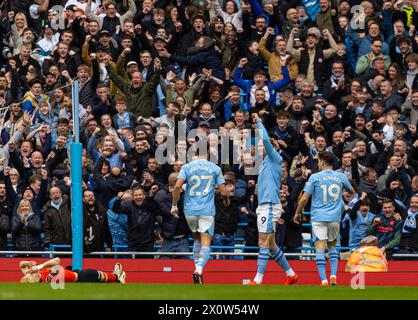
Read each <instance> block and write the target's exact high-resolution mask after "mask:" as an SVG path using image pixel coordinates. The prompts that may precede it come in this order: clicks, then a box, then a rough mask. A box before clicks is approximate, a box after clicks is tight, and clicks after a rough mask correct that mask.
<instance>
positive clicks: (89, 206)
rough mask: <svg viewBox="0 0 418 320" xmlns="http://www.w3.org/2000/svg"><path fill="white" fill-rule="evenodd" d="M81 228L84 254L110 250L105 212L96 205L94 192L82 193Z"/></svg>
mask: <svg viewBox="0 0 418 320" xmlns="http://www.w3.org/2000/svg"><path fill="white" fill-rule="evenodd" d="M83 228H84V246H83V247H84V251H85V252H93V251H104V250H105V249H106V251H111V250H112V246H113V240H112V235H111V233H110V229H109V222H108V220H107V214H106V211H105V210H104V209H103V208H102V207H100V206H99V205H98V204H97V202H96V198H95V196H94V192H93V191H90V190H85V191H84V192H83Z"/></svg>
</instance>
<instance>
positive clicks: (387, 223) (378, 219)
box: [367, 199, 402, 257]
mask: <svg viewBox="0 0 418 320" xmlns="http://www.w3.org/2000/svg"><path fill="white" fill-rule="evenodd" d="M395 214H397V217H395ZM401 231H402V218H401V215H400V214H399V213H397V212H395V204H394V201H393V200H390V199H387V200H383V204H382V213H380V214H377V215H376V216H375V217H374V219H373V221H372V224H371V225H370V226H369V227H368V230H367V232H368V234H369V235H373V236H376V237H377V239H378V245H379V248H381V249H382V250H383V251H386V252H387V255H388V256H389V257H390V256H391V254H392V253H393V250H394V248H395V247H397V246H399V244H400V242H401Z"/></svg>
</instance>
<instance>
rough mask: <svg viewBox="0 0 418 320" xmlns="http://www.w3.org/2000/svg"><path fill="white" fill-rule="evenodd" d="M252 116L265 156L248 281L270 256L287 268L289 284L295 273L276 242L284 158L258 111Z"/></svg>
mask: <svg viewBox="0 0 418 320" xmlns="http://www.w3.org/2000/svg"><path fill="white" fill-rule="evenodd" d="M252 117H253V121H254V122H256V123H257V126H258V129H259V132H260V135H261V137H262V139H259V143H262V144H263V156H264V159H263V163H262V166H261V168H260V173H259V176H258V182H257V192H258V207H257V210H256V213H257V229H258V247H259V251H258V261H257V274H256V276H255V277H254V279H253V280H252V281H250V282H249V285H258V284H261V283H262V281H263V277H264V273H265V270H266V268H267V263H268V261H269V259H270V257H271V258H272V259H273V260H274V261H275V262H276V263H277V264H278V265H279V266H281V267H282V268H283V270H284V271H285V272H286V275H287V277H286V281H285V285H290V284H293V283H295V282H296V281H297V279H298V276H297V275H296V274H295V272H294V271H293V269H292V268H291V267H290V265H289V263H288V262H287V260H286V257H285V256H284V253H283V251H282V250H281V249H280V248H279V247H278V246H277V244H276V240H275V232H276V224H277V221H278V220H279V219H280V217H281V215H282V213H283V208H282V204H281V203H280V187H281V184H282V163H283V158H282V156H281V155H280V154H279V153H278V152H277V151H276V150H275V149H274V148H273V146H272V144H271V142H270V140H269V136H268V134H267V131H266V129H265V128H264V125H263V123H262V122H261V120H260V118H259V116H258V114H257V113H253V115H252ZM264 150H265V151H264Z"/></svg>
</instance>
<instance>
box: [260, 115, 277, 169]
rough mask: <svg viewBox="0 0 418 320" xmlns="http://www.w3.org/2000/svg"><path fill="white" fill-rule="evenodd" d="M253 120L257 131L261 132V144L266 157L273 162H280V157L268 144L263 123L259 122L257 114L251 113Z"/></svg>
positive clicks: (268, 140) (269, 143)
mask: <svg viewBox="0 0 418 320" xmlns="http://www.w3.org/2000/svg"><path fill="white" fill-rule="evenodd" d="M253 119H254V120H255V121H256V122H257V126H258V129H260V130H261V134H262V137H263V144H264V148H266V151H267V155H268V156H269V157H270V158H271V159H272V160H274V161H277V162H281V161H282V160H283V159H282V156H281V155H280V154H279V153H278V152H277V151H276V150H275V149H274V148H273V145H272V144H271V142H270V139H269V135H268V133H267V130H266V128H265V127H264V125H263V123H262V122H261V119H260V117H259V116H258V114H257V113H253Z"/></svg>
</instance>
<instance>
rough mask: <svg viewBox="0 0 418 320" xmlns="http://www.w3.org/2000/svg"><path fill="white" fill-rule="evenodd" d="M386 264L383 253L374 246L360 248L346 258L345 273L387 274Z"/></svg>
mask: <svg viewBox="0 0 418 320" xmlns="http://www.w3.org/2000/svg"><path fill="white" fill-rule="evenodd" d="M387 271H388V262H387V261H386V258H385V256H384V254H383V252H382V251H381V250H380V249H379V248H378V247H375V246H367V247H361V248H359V249H358V250H356V251H354V252H353V253H352V254H351V255H350V257H349V258H348V262H347V265H346V267H345V272H351V273H356V272H387Z"/></svg>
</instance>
